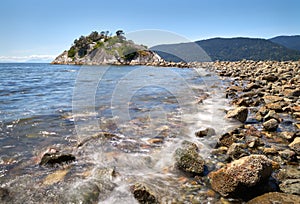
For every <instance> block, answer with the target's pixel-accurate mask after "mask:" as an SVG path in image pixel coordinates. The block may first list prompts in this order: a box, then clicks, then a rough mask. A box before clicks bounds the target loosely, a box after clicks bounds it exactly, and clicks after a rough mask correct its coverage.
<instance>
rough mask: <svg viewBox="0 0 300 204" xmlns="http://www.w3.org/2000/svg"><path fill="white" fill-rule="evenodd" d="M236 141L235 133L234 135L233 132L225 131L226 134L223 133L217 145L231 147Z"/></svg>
mask: <svg viewBox="0 0 300 204" xmlns="http://www.w3.org/2000/svg"><path fill="white" fill-rule="evenodd" d="M235 141H236V138H235V136H234V135H232V134H231V133H225V134H223V135H221V137H220V138H219V141H218V143H217V147H220V146H225V147H230V146H231V145H232V143H234V142H235Z"/></svg>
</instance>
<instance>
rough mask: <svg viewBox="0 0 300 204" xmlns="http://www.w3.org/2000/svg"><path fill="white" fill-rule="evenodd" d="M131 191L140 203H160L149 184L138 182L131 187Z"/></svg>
mask: <svg viewBox="0 0 300 204" xmlns="http://www.w3.org/2000/svg"><path fill="white" fill-rule="evenodd" d="M130 191H131V192H132V194H133V196H134V198H135V199H137V200H138V202H139V203H142V204H146V203H153V204H156V203H159V201H158V199H157V198H156V196H155V194H154V192H152V191H151V190H150V189H149V188H148V187H147V186H145V185H144V184H141V183H136V184H134V185H132V186H131V187H130Z"/></svg>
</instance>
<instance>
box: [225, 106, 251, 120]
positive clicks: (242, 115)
mask: <svg viewBox="0 0 300 204" xmlns="http://www.w3.org/2000/svg"><path fill="white" fill-rule="evenodd" d="M226 117H227V118H235V119H237V120H238V121H240V122H242V123H243V122H245V121H246V120H247V117H248V109H247V108H246V107H243V106H242V107H238V108H236V109H234V110H231V111H228V113H227V115H226Z"/></svg>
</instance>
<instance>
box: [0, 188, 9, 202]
mask: <svg viewBox="0 0 300 204" xmlns="http://www.w3.org/2000/svg"><path fill="white" fill-rule="evenodd" d="M9 200H10V195H9V190H8V189H6V188H2V187H0V201H2V202H7V201H9Z"/></svg>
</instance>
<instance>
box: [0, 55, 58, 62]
mask: <svg viewBox="0 0 300 204" xmlns="http://www.w3.org/2000/svg"><path fill="white" fill-rule="evenodd" d="M55 57H56V56H55V55H30V56H0V62H51V61H52V60H53V59H54V58H55Z"/></svg>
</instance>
